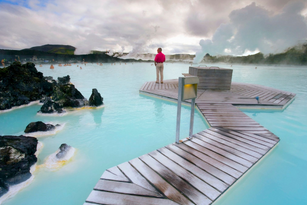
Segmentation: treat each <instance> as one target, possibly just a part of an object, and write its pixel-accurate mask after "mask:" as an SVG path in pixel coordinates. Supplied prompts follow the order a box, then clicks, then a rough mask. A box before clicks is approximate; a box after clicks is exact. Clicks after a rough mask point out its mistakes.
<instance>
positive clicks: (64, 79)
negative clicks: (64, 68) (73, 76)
mask: <svg viewBox="0 0 307 205" xmlns="http://www.w3.org/2000/svg"><path fill="white" fill-rule="evenodd" d="M58 82H59V84H60V85H64V84H68V83H69V82H70V76H69V75H67V76H64V77H62V78H61V77H58Z"/></svg>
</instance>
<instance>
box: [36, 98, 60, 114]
mask: <svg viewBox="0 0 307 205" xmlns="http://www.w3.org/2000/svg"><path fill="white" fill-rule="evenodd" d="M62 108H63V107H62V106H60V105H59V104H58V103H56V102H53V101H52V100H51V99H50V98H47V99H46V100H45V101H44V104H43V106H42V107H41V109H40V110H39V111H38V112H41V113H62V112H64V111H63V109H62Z"/></svg>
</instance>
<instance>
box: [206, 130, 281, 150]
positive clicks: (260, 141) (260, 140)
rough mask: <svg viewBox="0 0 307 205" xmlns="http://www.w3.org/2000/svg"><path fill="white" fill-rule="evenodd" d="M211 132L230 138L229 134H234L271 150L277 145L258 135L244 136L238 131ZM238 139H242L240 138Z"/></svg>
mask: <svg viewBox="0 0 307 205" xmlns="http://www.w3.org/2000/svg"><path fill="white" fill-rule="evenodd" d="M211 130H212V131H218V132H220V133H223V134H224V135H227V136H229V135H228V133H229V134H233V135H235V136H238V137H241V138H244V139H246V140H249V141H252V142H256V143H258V144H261V145H264V146H266V147H269V148H271V147H272V146H274V145H275V144H276V142H275V141H272V140H270V139H267V138H263V137H260V136H257V135H252V134H247V133H245V134H242V133H239V132H236V131H232V130H226V129H225V130H219V129H214V128H212V129H211ZM233 135H232V136H233ZM230 136H231V135H230ZM238 139H240V138H238Z"/></svg>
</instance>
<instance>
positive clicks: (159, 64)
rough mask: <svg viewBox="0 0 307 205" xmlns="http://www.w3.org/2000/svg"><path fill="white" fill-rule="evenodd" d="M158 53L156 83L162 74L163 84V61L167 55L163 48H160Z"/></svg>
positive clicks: (156, 58)
mask: <svg viewBox="0 0 307 205" xmlns="http://www.w3.org/2000/svg"><path fill="white" fill-rule="evenodd" d="M157 52H158V54H157V55H156V57H155V66H156V71H157V80H156V83H159V74H160V76H161V84H163V69H164V66H163V63H164V62H165V55H164V54H163V53H162V48H158V50H157Z"/></svg>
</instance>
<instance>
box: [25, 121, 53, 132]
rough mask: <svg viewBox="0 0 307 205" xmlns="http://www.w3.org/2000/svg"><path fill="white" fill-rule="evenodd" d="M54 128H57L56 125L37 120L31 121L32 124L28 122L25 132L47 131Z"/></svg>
mask: <svg viewBox="0 0 307 205" xmlns="http://www.w3.org/2000/svg"><path fill="white" fill-rule="evenodd" d="M53 129H55V126H54V125H51V124H45V123H43V122H42V121H37V122H31V123H30V124H28V125H27V127H26V129H25V131H24V132H25V133H30V132H46V131H49V130H53Z"/></svg>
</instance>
